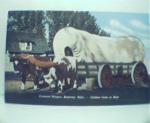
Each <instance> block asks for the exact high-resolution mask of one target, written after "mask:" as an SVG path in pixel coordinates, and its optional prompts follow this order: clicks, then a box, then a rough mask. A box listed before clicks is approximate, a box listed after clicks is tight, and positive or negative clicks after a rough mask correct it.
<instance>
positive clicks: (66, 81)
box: [44, 56, 77, 93]
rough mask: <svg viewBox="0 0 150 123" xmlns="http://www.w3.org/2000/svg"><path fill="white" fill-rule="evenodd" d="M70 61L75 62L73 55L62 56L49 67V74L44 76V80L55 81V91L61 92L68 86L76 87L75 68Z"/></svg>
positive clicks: (68, 87)
mask: <svg viewBox="0 0 150 123" xmlns="http://www.w3.org/2000/svg"><path fill="white" fill-rule="evenodd" d="M55 62H56V61H55ZM72 62H74V64H75V59H74V58H73V57H69V56H68V57H63V58H61V59H60V60H58V61H57V64H58V65H56V66H55V67H51V68H50V70H49V74H47V75H46V76H44V78H45V80H46V81H49V80H50V81H49V83H52V82H53V81H55V83H56V85H55V86H56V87H55V88H56V90H57V92H60V93H61V92H63V91H65V90H68V89H70V88H77V82H76V70H75V67H74V66H73V65H72Z"/></svg>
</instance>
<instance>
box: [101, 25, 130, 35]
mask: <svg viewBox="0 0 150 123" xmlns="http://www.w3.org/2000/svg"><path fill="white" fill-rule="evenodd" d="M103 29H104V30H105V31H106V32H108V33H110V34H111V36H112V37H114V36H116V37H118V36H128V34H127V33H124V32H122V31H119V30H117V29H113V28H110V27H104V28H103Z"/></svg>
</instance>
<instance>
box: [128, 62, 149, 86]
mask: <svg viewBox="0 0 150 123" xmlns="http://www.w3.org/2000/svg"><path fill="white" fill-rule="evenodd" d="M131 79H132V82H133V84H137V85H141V84H144V81H145V80H147V79H148V72H147V69H146V66H145V65H144V63H143V62H137V63H135V64H134V65H133V67H132V70H131Z"/></svg>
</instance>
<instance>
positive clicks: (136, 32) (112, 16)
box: [90, 12, 150, 58]
mask: <svg viewBox="0 0 150 123" xmlns="http://www.w3.org/2000/svg"><path fill="white" fill-rule="evenodd" d="M90 13H91V14H92V15H93V16H94V17H95V18H96V22H97V24H98V25H99V26H100V27H101V28H102V29H103V30H105V31H106V32H109V33H110V34H111V36H112V37H118V36H135V37H137V38H139V39H140V40H141V41H142V42H143V44H144V46H145V49H146V56H147V57H149V58H150V55H149V54H150V20H149V14H148V13H147V14H146V13H127V12H126V13H125V12H124V13H123V12H120V13H119V12H90Z"/></svg>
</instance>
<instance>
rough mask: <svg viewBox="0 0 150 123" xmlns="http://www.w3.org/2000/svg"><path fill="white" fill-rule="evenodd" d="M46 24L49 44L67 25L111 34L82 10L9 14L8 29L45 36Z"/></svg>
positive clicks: (107, 34)
mask: <svg viewBox="0 0 150 123" xmlns="http://www.w3.org/2000/svg"><path fill="white" fill-rule="evenodd" d="M45 24H48V25H49V46H50V47H51V46H52V41H53V38H54V35H55V34H56V32H57V31H58V30H59V29H61V28H63V27H66V26H71V27H75V28H77V29H82V30H86V31H88V32H90V33H94V34H98V35H101V36H110V34H109V33H107V32H105V31H104V30H103V29H101V28H100V27H99V26H98V25H97V23H96V19H95V17H94V16H92V15H91V14H90V13H89V12H80V11H10V12H9V14H8V26H7V30H8V31H16V32H17V31H21V32H32V33H38V34H39V35H41V36H45V32H46V28H45Z"/></svg>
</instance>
